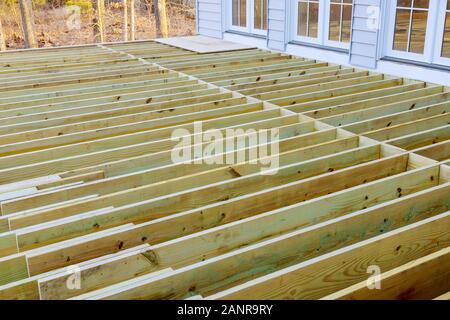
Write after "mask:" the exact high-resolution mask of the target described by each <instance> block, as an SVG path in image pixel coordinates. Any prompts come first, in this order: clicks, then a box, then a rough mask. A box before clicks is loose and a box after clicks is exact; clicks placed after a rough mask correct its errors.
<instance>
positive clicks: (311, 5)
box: [290, 0, 353, 49]
mask: <svg viewBox="0 0 450 320" xmlns="http://www.w3.org/2000/svg"><path fill="white" fill-rule="evenodd" d="M290 9H291V10H290V11H291V12H292V21H293V23H292V25H293V26H292V28H293V29H292V30H293V31H292V38H293V39H294V40H297V41H301V42H307V43H314V44H318V45H326V46H332V47H339V48H344V49H347V48H349V45H350V31H351V20H352V12H353V1H352V0H293V1H291V8H290Z"/></svg>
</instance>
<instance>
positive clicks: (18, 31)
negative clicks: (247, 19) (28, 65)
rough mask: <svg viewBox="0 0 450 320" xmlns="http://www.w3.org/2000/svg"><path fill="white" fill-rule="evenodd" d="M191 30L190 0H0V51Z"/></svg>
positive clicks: (136, 38) (193, 17)
mask: <svg viewBox="0 0 450 320" xmlns="http://www.w3.org/2000/svg"><path fill="white" fill-rule="evenodd" d="M73 6H77V7H78V8H79V9H78V8H77V7H75V10H73V8H74V7H73ZM71 9H72V10H71ZM78 10H79V11H78ZM78 13H79V15H78ZM194 33H195V1H194V0H0V50H8V49H20V48H35V47H51V46H61V45H79V44H87V43H99V42H115V41H130V40H143V39H153V38H157V37H167V36H182V35H192V34H194Z"/></svg>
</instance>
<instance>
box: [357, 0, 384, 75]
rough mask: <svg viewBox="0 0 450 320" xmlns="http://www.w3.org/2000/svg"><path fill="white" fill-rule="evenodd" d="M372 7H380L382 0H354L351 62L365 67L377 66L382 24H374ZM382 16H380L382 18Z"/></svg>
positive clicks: (373, 67) (372, 67)
mask: <svg viewBox="0 0 450 320" xmlns="http://www.w3.org/2000/svg"><path fill="white" fill-rule="evenodd" d="M370 7H378V9H379V12H380V14H381V0H353V18H352V31H351V44H350V56H349V59H350V64H352V65H354V66H360V67H365V68H371V69H375V68H376V67H377V53H378V43H379V41H378V39H379V30H380V25H379V21H378V25H376V26H374V25H373V24H374V20H373V19H371V17H370V15H371V14H372V12H371V10H370ZM381 18H382V17H380V19H381Z"/></svg>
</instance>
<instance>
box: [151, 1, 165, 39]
mask: <svg viewBox="0 0 450 320" xmlns="http://www.w3.org/2000/svg"><path fill="white" fill-rule="evenodd" d="M153 3H154V7H155V21H156V37H157V38H161V37H164V38H167V37H168V36H169V32H168V26H167V14H166V0H153Z"/></svg>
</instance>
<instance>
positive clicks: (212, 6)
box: [197, 0, 223, 38]
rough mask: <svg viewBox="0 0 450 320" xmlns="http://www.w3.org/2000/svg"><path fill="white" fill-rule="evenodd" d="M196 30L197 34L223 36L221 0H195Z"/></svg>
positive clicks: (214, 36)
mask: <svg viewBox="0 0 450 320" xmlns="http://www.w3.org/2000/svg"><path fill="white" fill-rule="evenodd" d="M197 15H198V16H197V31H198V33H199V34H201V35H204V36H208V37H213V38H222V37H223V20H222V19H223V10H222V1H221V0H197Z"/></svg>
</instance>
